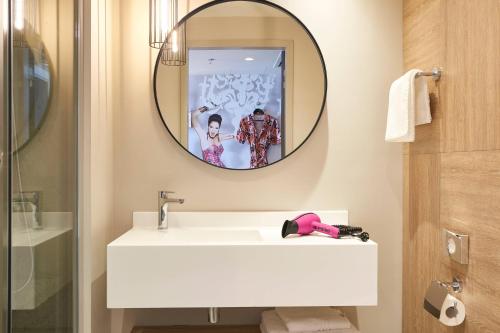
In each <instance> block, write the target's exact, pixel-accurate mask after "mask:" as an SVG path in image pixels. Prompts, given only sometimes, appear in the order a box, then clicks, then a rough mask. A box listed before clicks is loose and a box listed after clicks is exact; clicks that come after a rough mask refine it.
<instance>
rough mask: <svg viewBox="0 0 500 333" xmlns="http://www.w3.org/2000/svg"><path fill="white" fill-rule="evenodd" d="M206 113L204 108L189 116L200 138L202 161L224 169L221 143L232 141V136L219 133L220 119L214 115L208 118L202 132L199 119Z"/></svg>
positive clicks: (217, 115) (206, 108) (206, 109)
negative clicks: (205, 128) (205, 127)
mask: <svg viewBox="0 0 500 333" xmlns="http://www.w3.org/2000/svg"><path fill="white" fill-rule="evenodd" d="M207 111H208V107H206V106H203V107H201V108H198V109H196V110H195V111H193V113H192V114H191V123H192V126H193V128H194V129H195V131H196V134H198V137H199V138H200V144H201V152H202V155H203V160H204V161H205V162H208V163H210V164H213V165H216V166H218V167H221V168H225V167H226V166H225V165H224V163H223V162H222V160H221V156H222V153H223V152H224V146H222V141H224V140H231V139H234V135H233V134H223V133H220V126H221V125H222V117H221V115H219V114H216V113H214V114H211V115H210V116H209V117H208V122H207V130H204V129H203V128H202V127H201V124H200V121H199V118H200V115H201V114H202V113H204V112H207Z"/></svg>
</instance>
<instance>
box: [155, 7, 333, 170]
mask: <svg viewBox="0 0 500 333" xmlns="http://www.w3.org/2000/svg"><path fill="white" fill-rule="evenodd" d="M226 2H253V3H260V4H263V5H267V6H270V7H273V8H275V9H278V10H280V11H282V12H284V13H285V14H287V15H289V16H290V17H292V18H293V19H294V20H295V21H296V22H297V23H298V24H299V25H300V26H301V27H302V28H303V29H304V31H305V32H306V33H307V35H308V36H309V38H310V39H311V41H312V43H313V45H314V47H315V48H316V51H317V52H318V55H319V58H320V61H321V66H322V68H323V79H324V82H325V86H324V91H323V101H322V102H321V109H320V112H319V114H318V118H317V119H316V122H315V123H314V125H313V127H312V128H311V131H310V132H309V134H308V135H307V136H306V138H305V139H304V140H303V141H302V142H301V143H300V144H299V145H298V146H297V147H296V148H295V149H294V150H292V151H291V152H290V153H289V154H288V155H285V156H284V157H283V158H282V159H280V160H277V161H275V162H272V163H269V164H268V165H266V166H263V167H259V168H248V169H235V168H226V167H220V166H217V165H213V164H211V163H208V162H207V161H204V160H202V159H200V158H198V156H196V155H194V154H193V153H192V152H190V151H189V150H188V149H187V148H186V147H184V146H183V145H182V144H181V143H180V142H179V140H177V138H176V137H175V136H174V135H173V133H172V132H171V131H170V129H169V128H168V126H167V123H166V121H165V119H164V118H163V115H162V113H161V109H160V104H159V102H158V94H157V87H156V75H157V73H158V66H160V65H161V53H160V52H159V53H158V57H157V58H156V63H155V68H154V74H153V92H154V100H155V105H156V110H157V111H158V114H159V116H160V119H161V121H162V122H163V125H164V126H165V128H166V129H167V131H168V133H169V134H170V136H171V137H172V138H173V139H174V140H175V142H177V144H178V145H179V146H181V147H182V149H184V150H185V151H186V152H187V153H188V154H189V155H191V156H193V157H194V158H195V159H196V160H198V161H201V162H203V163H206V164H208V165H210V166H212V167H216V168H220V169H224V170H238V171H240V170H241V171H246V170H259V169H263V168H266V167H269V166H271V165H274V164H276V163H278V162H281V161H283V160H285V159H286V158H288V157H289V156H291V155H292V154H293V153H295V152H296V151H297V150H299V149H300V148H301V147H302V146H303V145H304V143H306V141H307V140H309V138H310V137H311V135H312V133H313V132H314V130H315V129H316V127H317V126H318V123H319V121H320V119H321V116H322V115H323V111H324V109H325V104H326V94H327V89H328V78H327V74H326V65H325V59H324V57H323V54H322V53H321V49H320V48H319V45H318V43H317V42H316V39H314V36H313V35H312V34H311V32H310V31H309V29H307V27H306V26H305V24H304V23H302V21H300V20H299V19H298V18H297V17H296V16H295V15H293V14H292V13H291V12H290V11H288V10H287V9H285V8H283V7H281V6H279V5H277V4H275V3H273V2H270V1H267V0H214V1H210V2H208V3H206V4H204V5H202V6H200V7H198V8H196V9H194V10H193V11H191V12H189V13H188V14H186V15H185V16H184V17H183V18H182V19H181V20H180V21H179V22H178V23H177V24H176V26H175V27H174V29H176V28H177V27H178V26H180V25H181V24H184V23H185V22H186V21H187V20H188V19H189V18H190V17H192V16H194V15H196V14H197V13H199V12H201V11H203V10H205V9H207V8H209V7H212V6H215V5H219V4H222V3H226Z"/></svg>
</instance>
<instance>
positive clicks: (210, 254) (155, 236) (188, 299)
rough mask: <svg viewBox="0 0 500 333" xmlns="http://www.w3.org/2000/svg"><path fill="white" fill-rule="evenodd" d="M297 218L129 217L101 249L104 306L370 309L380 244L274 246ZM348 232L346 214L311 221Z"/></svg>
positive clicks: (284, 242) (328, 241) (316, 241)
mask: <svg viewBox="0 0 500 333" xmlns="http://www.w3.org/2000/svg"><path fill="white" fill-rule="evenodd" d="M299 213H300V212H196V213H194V212H182V213H181V212H170V213H169V229H168V230H161V231H160V230H157V228H156V223H157V213H155V212H151V213H150V212H146V213H144V212H142V213H141V212H136V213H134V227H133V228H132V229H131V230H129V231H128V232H126V233H125V234H123V235H122V236H121V237H119V238H117V239H116V240H114V241H113V242H112V243H110V244H109V245H108V261H107V263H108V272H107V278H108V284H107V285H108V288H107V290H108V307H109V308H167V307H168V308H170V307H256V306H259V307H261V306H262V307H267V306H325V305H344V306H351V305H352V306H354V305H356V306H362V305H376V304H377V244H376V243H375V242H373V241H371V240H370V241H368V242H366V243H363V242H361V241H360V240H358V239H332V238H330V237H326V236H322V235H310V236H302V237H289V238H286V239H283V238H282V237H281V226H282V224H283V221H284V220H285V219H290V218H293V217H294V216H296V215H298V214H299ZM317 213H318V215H320V216H321V218H322V221H323V222H325V223H328V224H347V222H348V221H347V211H321V212H317Z"/></svg>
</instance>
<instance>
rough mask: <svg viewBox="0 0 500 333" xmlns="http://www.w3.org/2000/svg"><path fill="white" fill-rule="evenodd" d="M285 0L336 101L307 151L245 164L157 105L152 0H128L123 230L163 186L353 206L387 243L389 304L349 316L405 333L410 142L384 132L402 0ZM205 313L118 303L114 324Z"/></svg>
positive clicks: (279, 205)
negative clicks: (192, 142)
mask: <svg viewBox="0 0 500 333" xmlns="http://www.w3.org/2000/svg"><path fill="white" fill-rule="evenodd" d="M194 2H195V1H192V2H191V3H194ZM276 2H277V3H278V4H280V5H283V6H285V7H286V8H287V9H289V10H290V11H291V12H293V13H296V15H297V16H298V17H299V18H300V19H301V20H302V21H303V22H304V23H305V24H306V26H308V28H309V29H310V30H311V32H312V33H313V35H314V36H315V37H316V39H317V41H318V43H319V45H320V47H321V49H322V52H323V54H324V56H325V60H326V66H327V71H328V75H329V90H328V95H327V106H326V109H325V113H324V115H323V117H322V119H321V121H320V124H319V126H318V128H317V130H316V132H315V133H314V134H313V135H312V136H311V138H310V140H309V141H308V142H307V143H306V144H305V145H304V146H303V147H302V148H301V149H300V150H299V151H298V152H297V153H295V154H294V155H292V156H291V157H289V158H287V159H286V160H284V161H282V162H280V163H278V164H276V165H274V166H271V167H268V168H264V169H259V170H252V171H244V172H242V171H227V170H221V169H218V168H214V167H211V166H209V165H206V164H204V163H201V162H200V161H197V160H196V159H194V158H192V157H191V156H189V155H188V154H187V153H186V152H184V151H183V149H182V148H180V147H178V146H177V145H176V143H175V141H174V140H173V139H172V138H171V137H170V136H169V134H168V133H167V131H166V130H165V129H164V127H163V124H162V123H161V122H160V120H159V117H158V114H157V112H156V110H155V109H154V103H153V96H152V86H151V81H152V74H151V73H152V66H153V62H152V61H153V60H154V54H153V55H152V54H151V52H152V51H151V49H150V48H149V47H148V44H147V41H148V6H147V3H146V2H143V1H136V0H123V1H121V2H120V21H121V23H120V24H121V25H120V27H121V48H120V52H117V53H116V54H115V58H114V59H115V60H116V61H117V62H121V67H120V69H119V70H118V71H119V72H120V73H121V81H120V82H121V92H120V95H119V96H116V97H119V98H120V108H117V109H116V110H115V111H116V113H115V114H114V115H113V127H114V129H113V135H114V160H113V173H112V175H110V176H113V177H114V181H113V184H114V191H113V194H112V195H113V198H114V199H113V207H114V209H113V211H114V212H113V235H112V236H113V237H116V236H118V235H120V234H122V233H123V232H125V231H126V230H128V229H129V228H130V227H131V224H132V221H131V213H132V211H134V210H149V211H154V210H156V204H157V201H156V200H157V198H156V196H157V191H158V190H159V189H169V190H174V191H177V193H178V196H179V197H183V198H186V203H185V204H184V205H183V206H179V207H174V206H172V209H177V210H179V209H182V210H281V209H283V210H296V209H311V210H314V209H348V210H349V212H350V221H351V223H352V224H355V225H361V226H363V227H364V228H366V230H367V231H369V232H370V234H371V236H372V238H373V239H374V240H375V241H377V242H378V243H379V272H380V273H379V305H378V306H377V307H367V308H351V309H349V312H350V315H351V317H353V318H354V319H355V320H356V321H357V323H358V324H359V326H360V328H361V330H362V331H363V332H365V333H366V332H368V333H371V332H373V333H375V332H377V333H379V332H400V331H401V242H402V239H401V238H402V237H401V228H402V225H401V220H402V207H401V206H402V198H401V196H402V171H401V170H402V157H401V147H400V146H399V145H397V144H386V143H385V142H384V130H385V121H386V106H387V93H388V87H389V85H390V82H391V81H392V80H393V79H395V78H396V77H398V76H399V75H400V74H401V72H402V68H403V64H402V36H401V35H402V5H401V0H379V1H372V0H338V1H331V0H314V1H300V0H288V1H284V0H281V1H276ZM290 180H293V182H292V181H290ZM253 189H255V190H253ZM262 189H265V190H262ZM235 193H236V194H237V195H235ZM93 194H95V192H93ZM105 209H109V207H106V208H105ZM95 223H97V221H96V222H95ZM102 223H106V225H107V224H108V223H109V221H104V220H103V221H102ZM96 228H99V227H98V226H97V225H96ZM97 230H98V229H97ZM99 251H100V252H99V253H97V252H96V256H98V255H102V256H104V255H105V251H104V248H101V249H100V250H99ZM159 264H161V263H159ZM263 292H264V291H263ZM222 320H223V322H226V323H229V322H235V321H236V322H257V321H258V313H257V310H255V309H246V310H245V309H240V310H237V309H235V310H226V311H223V318H222ZM205 321H206V313H205V311H201V310H161V309H157V310H125V311H124V310H113V311H112V322H111V326H112V332H129V331H130V328H131V326H132V325H134V324H146V325H160V324H166V323H178V324H189V323H203V322H205Z"/></svg>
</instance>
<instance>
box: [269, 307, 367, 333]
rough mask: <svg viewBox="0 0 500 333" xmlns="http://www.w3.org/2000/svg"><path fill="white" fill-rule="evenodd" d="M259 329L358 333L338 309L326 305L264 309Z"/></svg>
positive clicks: (290, 332)
mask: <svg viewBox="0 0 500 333" xmlns="http://www.w3.org/2000/svg"><path fill="white" fill-rule="evenodd" d="M260 329H261V331H262V333H316V332H318V333H358V330H357V329H356V328H355V327H354V326H353V325H351V323H350V322H349V319H347V318H346V317H345V315H344V314H343V313H342V312H341V311H340V310H337V309H332V308H328V307H313V308H276V310H270V311H264V312H263V313H262V323H261V325H260Z"/></svg>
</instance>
